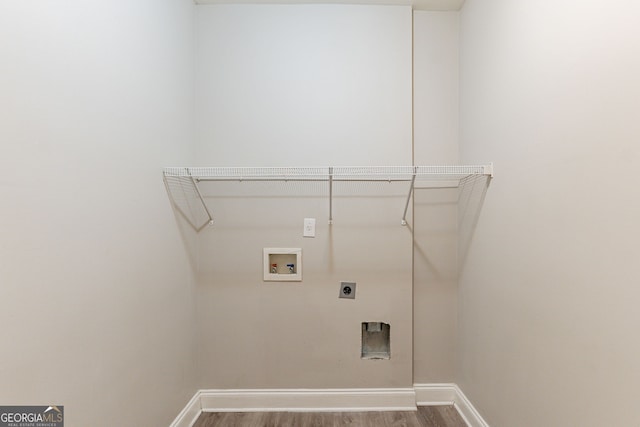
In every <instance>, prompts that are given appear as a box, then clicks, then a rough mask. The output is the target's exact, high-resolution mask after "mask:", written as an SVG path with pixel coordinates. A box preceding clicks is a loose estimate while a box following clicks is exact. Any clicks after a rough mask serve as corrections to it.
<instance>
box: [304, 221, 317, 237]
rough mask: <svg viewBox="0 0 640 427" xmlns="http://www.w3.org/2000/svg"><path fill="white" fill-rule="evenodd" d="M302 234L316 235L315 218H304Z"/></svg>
mask: <svg viewBox="0 0 640 427" xmlns="http://www.w3.org/2000/svg"><path fill="white" fill-rule="evenodd" d="M302 236H303V237H316V219H315V218H305V219H304V231H303V232H302Z"/></svg>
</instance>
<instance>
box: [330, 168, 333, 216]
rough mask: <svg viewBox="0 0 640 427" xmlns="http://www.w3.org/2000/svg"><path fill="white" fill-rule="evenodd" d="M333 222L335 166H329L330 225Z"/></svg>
mask: <svg viewBox="0 0 640 427" xmlns="http://www.w3.org/2000/svg"><path fill="white" fill-rule="evenodd" d="M331 224H333V167H329V225H331Z"/></svg>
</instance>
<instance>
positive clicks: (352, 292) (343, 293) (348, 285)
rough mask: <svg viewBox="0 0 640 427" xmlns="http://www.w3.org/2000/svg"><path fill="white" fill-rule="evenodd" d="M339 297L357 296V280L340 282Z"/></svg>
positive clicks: (353, 297) (350, 297)
mask: <svg viewBox="0 0 640 427" xmlns="http://www.w3.org/2000/svg"><path fill="white" fill-rule="evenodd" d="M338 297H339V298H349V299H355V298H356V282H340V294H339V295H338Z"/></svg>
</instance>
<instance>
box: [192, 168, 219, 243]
mask: <svg viewBox="0 0 640 427" xmlns="http://www.w3.org/2000/svg"><path fill="white" fill-rule="evenodd" d="M187 173H188V174H189V177H190V178H191V182H193V186H194V187H195V189H196V194H197V195H198V198H199V199H200V203H202V207H203V208H204V211H205V212H206V213H207V216H208V217H209V225H213V216H211V212H209V208H207V204H206V203H205V202H204V197H202V193H201V192H200V188H198V183H197V182H196V179H195V178H194V177H193V175H191V171H190V170H189V168H187ZM201 229H202V228H201ZM198 231H200V230H198Z"/></svg>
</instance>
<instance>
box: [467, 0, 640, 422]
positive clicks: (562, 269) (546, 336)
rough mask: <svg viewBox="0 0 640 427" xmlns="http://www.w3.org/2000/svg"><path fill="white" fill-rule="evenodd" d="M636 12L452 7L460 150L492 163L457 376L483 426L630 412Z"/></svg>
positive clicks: (638, 209) (639, 70)
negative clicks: (456, 23) (457, 13)
mask: <svg viewBox="0 0 640 427" xmlns="http://www.w3.org/2000/svg"><path fill="white" fill-rule="evenodd" d="M639 20H640V5H638V3H637V2H633V1H620V2H617V3H616V5H615V7H611V5H609V4H606V3H602V2H597V1H574V0H566V1H561V2H531V1H522V0H520V1H512V0H508V1H506V0H488V1H478V0H468V1H467V2H466V4H465V6H464V8H463V11H462V12H461V95H462V96H461V135H462V139H461V147H460V150H461V157H462V161H463V162H482V161H487V160H489V161H494V162H495V166H496V177H495V178H494V180H493V181H492V182H491V184H490V188H489V190H488V191H487V192H486V197H485V199H484V204H483V206H482V209H481V210H480V214H479V216H478V220H477V225H476V227H475V230H474V231H473V235H472V237H471V238H470V239H468V244H467V247H461V251H465V252H466V259H465V262H464V264H463V269H462V276H461V281H460V336H459V342H460V346H461V348H460V352H459V365H458V368H459V370H458V378H457V383H458V384H459V385H460V387H461V388H462V390H464V392H465V394H466V395H467V397H469V399H470V400H471V401H472V402H473V403H474V405H475V406H476V407H477V409H479V411H480V413H481V414H482V415H483V416H484V417H485V418H486V421H487V422H488V423H489V424H490V425H491V426H495V427H500V426H505V427H506V426H516V425H517V426H523V427H533V426H541V425H544V426H550V427H559V426H568V425H580V426H601V425H616V426H632V425H640V413H639V412H638V410H637V397H636V395H637V387H638V384H640V365H638V360H639V359H640V345H639V344H638V340H637V339H636V336H637V330H638V325H639V324H640V312H639V311H638V309H637V301H638V300H639V299H640V290H639V289H638V286H637V284H638V282H639V281H640V270H638V265H639V263H640V259H639V257H640V255H639V254H640V253H639V252H638V248H637V236H638V234H639V233H640V228H639V226H638V218H639V217H640V199H638V197H637V194H638V189H637V184H638V179H637V176H636V172H635V170H636V169H637V167H638V165H639V164H640V145H639V144H638V141H639V140H640V120H638V118H639V115H638V111H639V104H638V100H639V99H640V80H639V79H638V76H639V75H640V30H639V29H638V25H637V23H638V21H639ZM461 246H462V245H461ZM604 408H606V410H605V409H604Z"/></svg>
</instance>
